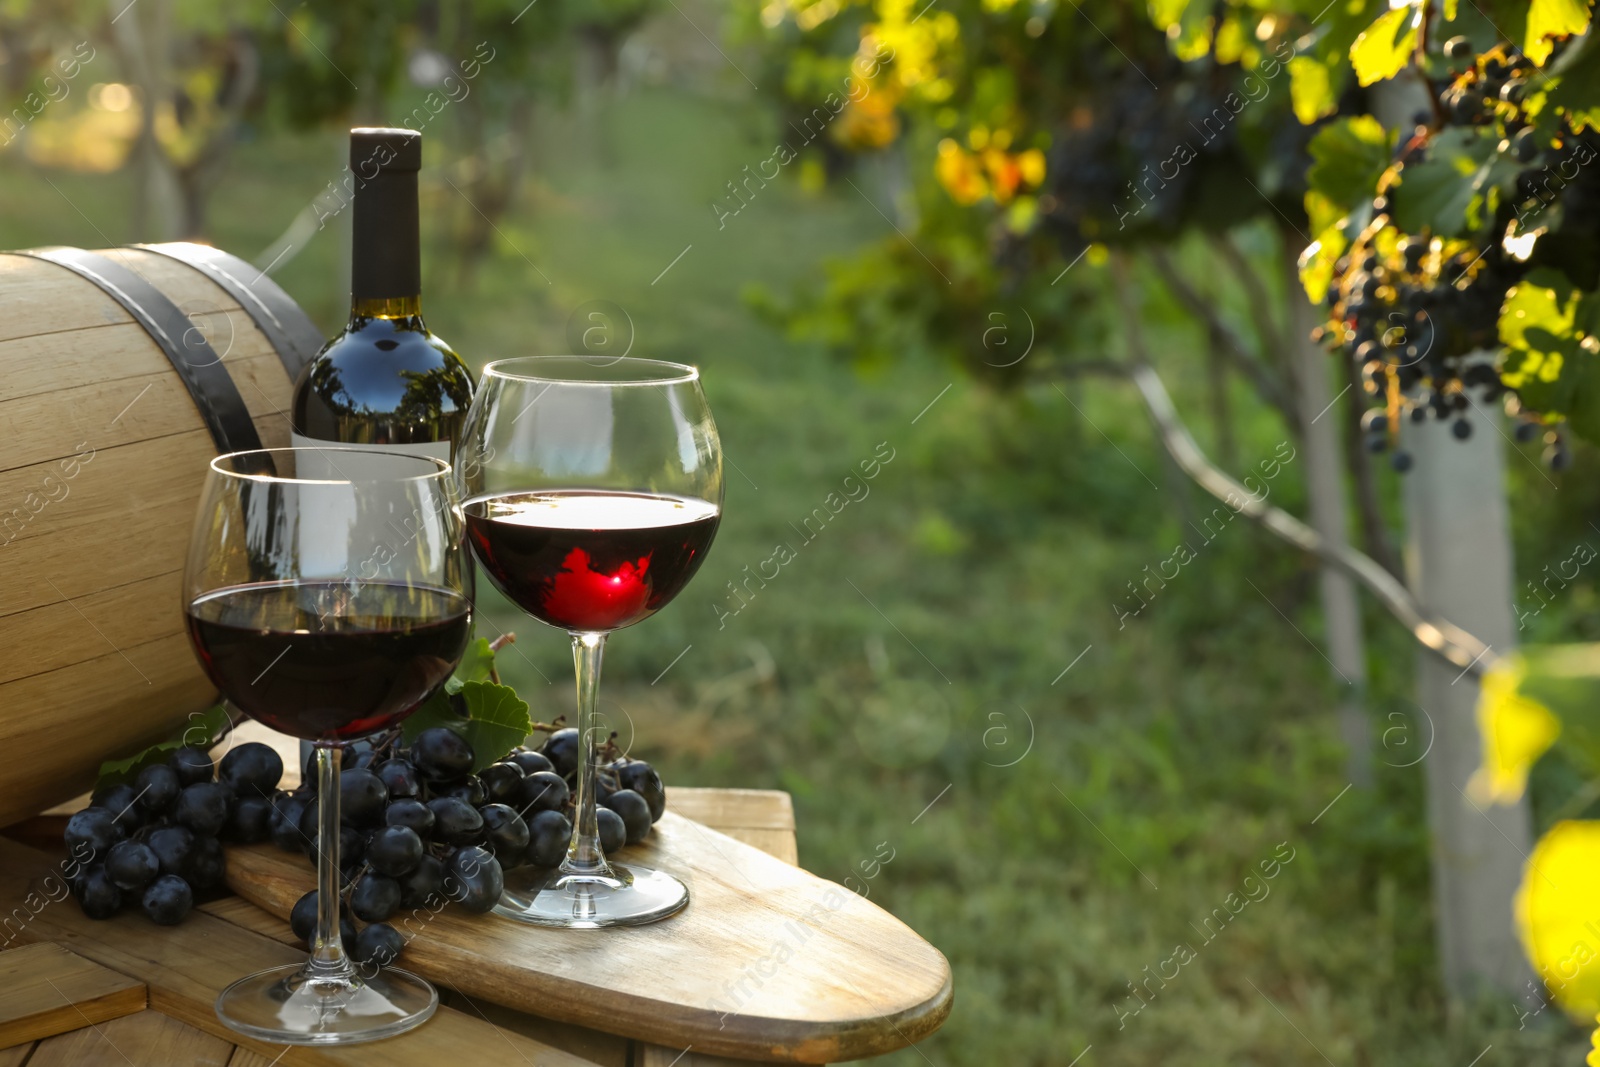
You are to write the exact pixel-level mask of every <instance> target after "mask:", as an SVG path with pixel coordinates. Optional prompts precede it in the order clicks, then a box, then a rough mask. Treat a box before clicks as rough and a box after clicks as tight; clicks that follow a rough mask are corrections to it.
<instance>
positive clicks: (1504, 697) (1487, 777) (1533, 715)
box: [1469, 655, 1561, 804]
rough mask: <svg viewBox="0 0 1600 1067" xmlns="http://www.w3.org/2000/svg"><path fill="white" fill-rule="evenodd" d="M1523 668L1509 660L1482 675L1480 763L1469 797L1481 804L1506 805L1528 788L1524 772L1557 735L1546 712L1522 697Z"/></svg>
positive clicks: (1515, 658) (1518, 661)
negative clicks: (1481, 757) (1481, 748)
mask: <svg viewBox="0 0 1600 1067" xmlns="http://www.w3.org/2000/svg"><path fill="white" fill-rule="evenodd" d="M1526 674H1527V665H1526V662H1525V661H1524V660H1523V659H1522V658H1521V657H1520V656H1517V655H1512V656H1508V657H1507V658H1506V659H1504V660H1502V661H1501V662H1500V663H1498V664H1496V665H1495V666H1494V667H1492V668H1491V669H1490V670H1488V671H1487V672H1485V673H1484V676H1483V679H1482V682H1481V683H1480V689H1479V693H1478V731H1479V733H1480V735H1481V736H1482V741H1483V762H1482V764H1481V765H1480V766H1479V767H1478V770H1477V772H1476V773H1475V774H1473V776H1472V781H1471V783H1470V785H1469V792H1470V793H1471V794H1472V797H1473V799H1475V800H1477V801H1478V802H1479V803H1483V804H1488V803H1500V804H1510V803H1513V802H1514V801H1516V800H1517V799H1519V798H1520V797H1521V796H1522V793H1523V791H1524V790H1525V789H1526V788H1527V786H1528V771H1529V770H1531V769H1532V767H1533V765H1534V764H1535V763H1536V762H1538V759H1539V757H1540V756H1542V755H1544V754H1545V752H1547V751H1549V749H1550V746H1551V745H1553V744H1555V740H1556V738H1557V737H1558V736H1560V734H1561V723H1560V721H1559V720H1557V719H1556V717H1555V716H1554V715H1552V714H1551V713H1550V709H1548V708H1546V707H1545V706H1544V705H1543V704H1541V703H1539V702H1538V701H1537V700H1533V699H1531V698H1529V697H1528V696H1527V695H1526V694H1525V693H1524V692H1522V689H1521V685H1522V682H1523V680H1524V678H1525V677H1526Z"/></svg>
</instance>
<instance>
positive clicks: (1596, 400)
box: [1500, 268, 1600, 440]
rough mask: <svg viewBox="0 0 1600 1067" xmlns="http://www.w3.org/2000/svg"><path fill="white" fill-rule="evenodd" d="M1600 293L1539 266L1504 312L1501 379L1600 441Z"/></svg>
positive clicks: (1526, 399)
mask: <svg viewBox="0 0 1600 1067" xmlns="http://www.w3.org/2000/svg"><path fill="white" fill-rule="evenodd" d="M1597 333H1600V295H1596V294H1591V293H1583V292H1581V291H1579V290H1578V289H1577V288H1576V287H1574V286H1573V284H1572V283H1571V282H1570V281H1568V280H1567V277H1566V275H1564V274H1562V273H1561V272H1560V271H1556V270H1551V269H1549V268H1540V269H1539V270H1535V271H1534V272H1533V273H1531V274H1529V275H1528V277H1527V278H1525V279H1523V280H1522V281H1521V282H1518V283H1517V284H1516V285H1515V286H1513V287H1512V289H1511V291H1510V293H1509V294H1508V295H1507V297H1506V302H1505V306H1504V307H1503V308H1502V309H1501V313H1500V341H1501V343H1502V344H1504V345H1505V346H1506V352H1505V355H1504V356H1503V357H1502V358H1501V366H1500V380H1501V381H1503V382H1504V383H1505V384H1506V385H1507V386H1508V387H1509V388H1511V389H1515V390H1516V391H1517V395H1518V396H1519V397H1520V398H1521V399H1522V402H1523V403H1524V404H1526V405H1527V406H1528V407H1530V408H1532V409H1533V410H1535V411H1539V412H1542V413H1544V414H1547V415H1561V416H1565V417H1566V418H1567V419H1568V420H1569V421H1570V422H1571V423H1572V429H1573V431H1574V432H1575V433H1577V434H1578V435H1579V436H1580V437H1584V438H1587V439H1589V440H1596V439H1600V337H1597Z"/></svg>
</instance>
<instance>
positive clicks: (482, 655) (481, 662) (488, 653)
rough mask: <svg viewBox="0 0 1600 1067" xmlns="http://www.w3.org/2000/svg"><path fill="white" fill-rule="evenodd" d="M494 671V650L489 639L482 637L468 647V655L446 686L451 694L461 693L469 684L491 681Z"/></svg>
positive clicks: (463, 657) (462, 659) (462, 658)
mask: <svg viewBox="0 0 1600 1067" xmlns="http://www.w3.org/2000/svg"><path fill="white" fill-rule="evenodd" d="M493 671H494V649H492V648H490V647H489V639H488V638H487V637H480V638H478V639H477V640H475V641H473V642H472V643H471V644H470V645H468V646H467V652H466V655H464V656H462V657H461V662H460V663H459V664H458V665H457V666H456V672H455V674H453V675H451V676H450V681H449V682H447V683H446V685H447V687H448V688H449V690H450V692H452V693H459V692H460V691H461V687H462V686H464V685H466V684H467V683H468V682H487V681H489V677H490V674H491V673H492V672H493Z"/></svg>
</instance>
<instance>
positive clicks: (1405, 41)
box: [1350, 5, 1417, 85]
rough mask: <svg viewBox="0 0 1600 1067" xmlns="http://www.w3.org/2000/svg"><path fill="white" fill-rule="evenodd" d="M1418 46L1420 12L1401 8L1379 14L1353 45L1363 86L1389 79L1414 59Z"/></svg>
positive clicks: (1353, 58) (1353, 63)
mask: <svg viewBox="0 0 1600 1067" xmlns="http://www.w3.org/2000/svg"><path fill="white" fill-rule="evenodd" d="M1416 47H1417V12H1416V11H1415V10H1414V9H1413V8H1412V7H1411V6H1409V5H1408V6H1406V7H1397V8H1395V9H1394V10H1392V11H1386V12H1384V13H1383V14H1382V15H1379V16H1378V18H1377V21H1375V22H1374V23H1373V24H1372V25H1371V26H1368V27H1367V28H1366V29H1365V30H1363V31H1362V32H1361V35H1360V36H1359V37H1357V38H1356V42H1355V44H1353V45H1351V46H1350V66H1351V67H1353V68H1354V69H1355V72H1356V80H1357V81H1359V82H1360V83H1361V84H1362V85H1372V84H1374V83H1375V82H1381V81H1387V80H1388V79H1389V78H1392V77H1394V76H1395V75H1396V74H1399V73H1400V71H1401V70H1402V69H1403V68H1404V67H1405V65H1406V64H1407V63H1409V62H1410V61H1411V56H1412V53H1413V52H1415V51H1416Z"/></svg>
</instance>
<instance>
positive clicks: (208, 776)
mask: <svg viewBox="0 0 1600 1067" xmlns="http://www.w3.org/2000/svg"><path fill="white" fill-rule="evenodd" d="M282 777H283V760H282V759H280V758H279V757H278V754H277V753H276V752H274V751H273V750H272V749H271V748H270V747H268V746H267V745H263V744H258V743H255V742H251V743H249V744H244V745H239V746H238V747H237V748H234V749H232V750H230V751H229V752H228V754H227V755H226V756H224V757H223V758H222V762H221V764H220V766H213V764H212V762H211V757H210V756H209V755H207V754H206V753H205V751H204V750H202V749H199V748H192V747H184V748H180V749H178V750H177V751H176V752H174V753H173V754H172V755H171V756H170V757H168V759H167V760H166V762H164V763H157V764H153V765H151V766H147V767H145V768H144V769H143V770H141V771H140V772H139V773H138V775H137V776H135V777H134V779H133V781H132V782H131V783H123V784H120V785H114V786H109V787H107V788H105V789H101V790H99V791H98V792H96V793H95V794H94V796H93V798H92V799H91V801H90V804H89V807H87V808H85V809H83V810H82V811H80V812H78V813H77V814H75V815H74V816H72V818H71V819H69V820H68V821H67V829H66V833H65V835H64V838H65V841H66V845H67V849H68V851H69V852H70V853H71V854H72V855H74V856H78V857H84V858H86V860H87V862H85V863H84V864H83V865H82V866H81V867H80V868H79V870H78V874H77V876H76V877H74V878H73V879H72V880H71V883H70V885H71V889H72V893H73V896H75V897H76V898H77V900H78V904H79V905H80V906H81V907H82V908H83V912H84V914H85V915H87V916H89V917H90V918H91V919H109V918H110V917H111V916H113V915H115V914H117V913H118V912H119V911H121V910H122V909H123V907H125V906H127V905H135V904H136V905H137V906H138V907H139V909H140V910H141V911H143V912H144V914H145V915H146V916H148V917H149V918H150V919H151V921H153V922H156V923H159V924H161V925H162V926H171V925H172V924H174V923H178V922H181V921H182V920H183V918H184V917H185V916H186V915H188V914H189V912H190V910H191V909H193V907H194V902H195V899H196V897H197V896H201V895H204V894H206V893H209V892H213V891H216V890H219V889H220V888H221V887H222V884H223V874H224V870H225V867H224V864H225V860H224V855H223V851H222V843H221V842H222V841H224V840H227V841H238V842H250V841H261V840H264V839H265V837H266V834H267V826H268V822H269V819H270V816H271V813H272V796H273V792H274V790H276V789H277V786H278V780H279V779H280V778H282Z"/></svg>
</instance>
